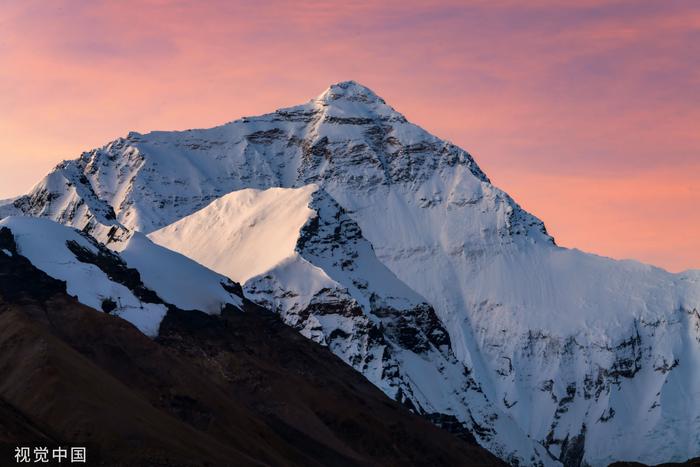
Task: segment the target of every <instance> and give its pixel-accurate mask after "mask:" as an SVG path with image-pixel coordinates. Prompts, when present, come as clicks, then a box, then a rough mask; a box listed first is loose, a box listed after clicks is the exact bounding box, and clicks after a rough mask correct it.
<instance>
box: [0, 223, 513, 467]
mask: <svg viewBox="0 0 700 467" xmlns="http://www.w3.org/2000/svg"><path fill="white" fill-rule="evenodd" d="M10 224H11V225H10V226H9V227H8V226H3V227H0V348H1V349H2V352H0V374H2V375H3V378H2V379H1V380H0V458H2V459H12V458H13V457H12V455H13V453H14V447H15V446H18V445H19V446H28V445H35V446H48V447H51V448H54V447H57V446H64V447H65V446H68V445H70V446H75V445H79V446H86V447H87V448H88V462H89V465H106V466H123V465H129V466H144V467H145V466H153V465H160V466H183V467H184V466H195V465H198V466H203V465H209V466H230V465H241V466H243V465H299V466H322V465H341V466H384V465H395V466H413V465H425V466H432V465H444V466H451V465H483V466H497V465H504V464H503V463H502V462H500V461H499V460H498V459H497V458H495V457H494V456H492V455H491V454H489V453H488V452H487V451H485V450H484V449H482V448H480V447H478V446H477V445H476V444H470V443H467V442H465V441H463V440H460V439H458V438H456V437H454V436H452V435H450V434H449V433H446V432H445V431H443V430H440V429H438V428H436V427H434V426H432V425H431V424H430V423H429V422H427V421H425V420H422V419H421V418H420V417H417V416H415V415H412V414H410V413H409V412H408V411H407V410H406V409H405V408H403V407H401V405H399V404H398V403H396V402H393V401H391V400H389V399H388V398H387V397H386V396H385V395H384V394H383V393H382V392H381V391H379V390H378V389H376V388H374V387H373V386H372V385H371V384H370V383H369V382H367V381H366V380H365V379H364V378H362V377H361V376H360V375H359V374H358V373H356V372H354V371H353V370H352V369H351V368H349V367H347V365H345V364H344V363H342V362H341V361H340V360H339V359H338V358H337V357H335V356H334V355H333V354H332V353H331V352H329V351H328V350H327V349H326V348H323V347H322V346H320V345H318V344H315V343H313V342H311V341H309V340H307V339H305V338H303V337H302V336H300V335H299V334H298V333H296V332H295V331H293V330H292V329H290V328H289V327H287V326H285V325H284V324H282V323H281V322H280V320H279V319H278V318H277V317H276V315H274V314H272V313H270V312H269V311H266V310H263V309H260V308H259V307H256V306H254V305H253V304H252V303H250V302H248V301H243V302H242V307H243V310H241V309H237V308H234V307H225V308H224V309H222V310H220V311H219V312H217V313H212V314H209V313H204V312H201V311H197V310H182V309H179V308H177V307H174V306H170V307H169V309H168V310H167V312H166V314H165V317H164V318H163V320H162V321H161V322H160V325H159V329H158V331H159V333H158V337H157V338H156V339H151V338H148V337H146V336H144V334H143V333H142V332H140V331H139V330H138V329H137V327H135V326H133V325H132V324H130V323H129V322H127V321H125V320H123V319H120V318H119V317H117V316H115V313H105V312H103V311H98V310H95V309H93V308H90V307H88V306H85V305H84V304H82V303H80V301H78V299H76V298H75V297H71V296H70V295H69V290H70V289H71V288H72V287H73V285H71V282H70V281H67V282H65V281H61V280H58V279H56V278H53V277H51V276H50V275H48V274H46V273H45V272H44V271H42V270H40V269H39V268H37V267H36V266H35V264H33V262H32V261H31V259H30V258H28V257H26V256H24V255H23V254H24V253H25V252H27V253H30V254H31V255H32V256H33V255H35V254H36V253H37V250H32V249H31V248H28V246H29V245H31V243H29V242H28V240H27V232H28V231H29V230H30V229H28V228H27V226H26V225H21V224H23V222H21V221H16V220H14V221H13V222H10ZM32 224H33V228H32V229H31V230H32V231H33V232H34V233H35V234H37V235H38V233H37V232H38V231H40V230H43V231H44V232H45V233H47V234H50V235H46V236H45V238H46V239H49V238H50V237H54V236H55V235H56V234H58V233H61V232H62V233H63V235H62V236H61V238H60V240H56V241H55V242H51V241H49V242H46V243H45V244H44V245H43V247H42V246H41V245H39V244H34V245H33V246H36V247H37V248H43V250H44V253H45V255H47V256H48V255H50V254H51V250H52V249H54V248H56V247H57V246H58V243H59V242H60V241H62V240H63V239H64V238H70V237H72V235H71V233H72V231H71V229H69V228H67V227H63V226H53V227H50V224H49V223H47V222H46V221H44V222H33V223H32ZM18 225H19V226H18ZM78 235H79V236H80V234H78ZM71 240H72V239H71ZM71 240H68V241H71ZM47 264H48V263H47V262H44V263H41V265H42V266H46V265H47ZM168 264H169V263H165V264H164V266H167V265H168ZM65 269H66V270H69V271H75V272H76V276H78V275H80V274H81V270H82V265H80V264H76V263H67V264H65ZM93 273H95V274H96V275H98V276H99V273H98V272H97V271H93ZM95 283H97V282H95ZM79 298H80V299H81V300H82V299H83V297H82V296H79ZM138 313H142V314H146V315H149V314H150V312H149V310H147V309H146V308H144V309H143V310H141V311H139V312H138ZM122 317H124V315H122ZM127 318H129V317H128V316H127ZM136 324H137V325H138V324H139V321H136ZM290 385H291V386H292V387H294V388H295V390H294V391H290V390H289V387H290ZM8 462H9V461H8Z"/></svg>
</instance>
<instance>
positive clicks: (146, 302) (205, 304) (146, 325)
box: [0, 217, 243, 337]
mask: <svg viewBox="0 0 700 467" xmlns="http://www.w3.org/2000/svg"><path fill="white" fill-rule="evenodd" d="M3 228H6V229H9V230H10V232H11V233H12V235H13V237H14V242H15V244H16V248H17V254H19V255H21V256H24V257H25V258H27V259H28V260H29V261H30V262H31V263H32V264H33V265H34V266H35V267H36V268H38V269H40V270H42V271H44V272H45V273H46V274H48V275H49V276H51V277H53V278H54V279H58V280H61V281H64V282H65V283H66V291H67V292H68V294H69V295H72V296H74V297H76V298H77V299H78V301H80V302H81V303H83V304H85V305H87V306H90V307H92V308H94V309H97V310H102V311H104V312H106V313H111V314H114V315H116V316H119V317H121V318H123V319H125V320H126V321H129V322H131V323H132V324H133V325H135V326H136V327H137V328H139V330H141V331H142V332H143V333H144V334H146V335H148V336H152V337H155V336H156V335H157V334H158V327H159V325H160V322H161V321H162V320H163V318H164V317H165V315H166V313H167V312H168V307H169V306H175V307H177V308H180V309H185V310H199V311H204V312H206V313H210V314H215V313H219V312H220V311H221V310H222V308H223V307H225V306H226V305H227V304H230V305H232V306H234V307H241V306H242V304H243V302H242V297H240V296H238V295H236V293H234V289H235V284H234V283H232V282H231V281H230V280H229V279H227V278H226V277H223V276H220V275H218V274H216V273H214V272H212V271H210V270H208V269H206V268H204V267H202V266H201V265H199V264H197V263H195V262H194V261H192V260H191V259H188V258H186V257H184V256H182V255H179V254H178V253H175V252H173V251H169V250H166V249H165V248H163V247H160V246H158V245H155V244H154V243H153V242H151V241H150V240H148V239H147V238H146V237H145V236H143V235H142V234H138V233H137V234H136V235H134V236H133V237H132V238H131V240H129V242H128V243H127V244H126V245H124V250H123V251H122V254H121V255H118V254H116V253H114V252H112V251H109V250H107V249H106V248H104V247H103V246H101V245H100V244H98V243H97V242H96V241H95V240H94V239H93V238H91V237H90V236H88V235H87V234H84V233H82V232H80V231H77V230H74V229H72V228H69V227H65V226H63V225H61V224H58V223H56V222H53V221H51V220H48V219H41V218H31V217H8V218H5V219H3V220H0V229H3ZM227 289H229V290H227Z"/></svg>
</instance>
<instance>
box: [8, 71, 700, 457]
mask: <svg viewBox="0 0 700 467" xmlns="http://www.w3.org/2000/svg"><path fill="white" fill-rule="evenodd" d="M76 174H77V177H78V178H77V179H76ZM81 174H82V176H84V177H85V179H87V184H86V183H84V182H83V181H81V178H80V176H81ZM56 180H58V181H56ZM281 188H286V189H294V190H302V191H303V190H307V191H308V193H314V195H313V196H312V197H311V198H309V199H308V200H304V201H305V203H306V204H303V206H302V207H304V208H305V209H307V211H309V212H312V213H313V214H312V215H310V216H306V215H304V216H298V218H297V217H295V219H296V220H299V223H298V224H294V225H291V224H286V223H282V224H281V225H280V229H284V230H285V231H289V232H295V234H294V235H291V234H290V235H289V236H287V237H285V239H289V238H292V239H293V242H292V246H291V247H289V248H288V249H287V250H285V251H287V252H288V254H287V255H286V256H279V257H275V258H277V259H279V261H277V262H268V263H265V262H262V263H261V262H257V260H256V259H255V258H247V259H246V260H245V261H244V262H243V263H244V264H238V266H236V265H235V264H234V263H236V258H241V257H242V256H241V255H245V254H246V252H245V251H244V250H241V249H239V250H236V249H225V248H222V249H221V250H219V251H218V253H219V254H218V257H209V256H207V255H206V254H205V253H206V252H205V248H203V247H202V248H201V249H199V250H197V251H195V249H188V248H189V247H188V243H193V240H192V239H195V238H196V239H198V241H199V242H201V245H205V244H207V242H208V244H212V245H213V247H212V248H214V249H216V245H222V244H223V245H228V246H229V247H231V248H233V246H235V245H239V246H241V245H249V246H250V245H257V244H256V243H255V242H252V241H247V242H243V241H238V240H236V239H238V238H239V236H245V235H249V234H250V232H252V234H250V235H255V233H258V234H260V235H261V238H262V233H263V232H265V230H264V229H263V228H262V226H264V225H266V224H265V223H264V222H259V221H260V219H261V218H262V217H264V215H263V214H265V213H266V212H267V211H265V210H262V211H259V212H257V214H256V213H248V212H247V211H245V213H246V217H245V218H246V219H247V220H250V222H248V223H241V224H240V225H239V224H236V225H235V226H231V225H228V224H226V223H223V224H221V223H219V224H217V225H227V226H228V227H231V228H230V230H226V231H225V232H224V231H222V230H217V229H210V230H211V232H210V235H209V236H208V237H202V236H197V235H193V234H192V235H189V236H185V235H181V234H177V235H176V234H175V233H174V230H173V229H174V225H176V224H174V223H178V224H180V226H179V227H180V229H181V230H180V232H183V231H188V232H190V231H194V230H196V229H194V228H192V229H190V230H188V229H187V228H186V226H187V225H188V224H189V225H194V224H196V225H197V226H198V230H207V229H206V228H205V225H204V224H203V223H201V217H202V216H200V218H199V220H196V219H198V217H197V214H198V212H199V211H200V210H202V209H203V208H206V209H209V208H212V209H214V210H213V211H211V210H210V211H209V212H210V213H212V212H218V211H216V209H218V207H219V206H221V207H222V209H223V207H225V206H227V205H228V204H227V202H226V200H227V199H228V198H229V197H238V199H239V204H236V206H238V207H237V208H236V209H238V211H236V212H239V213H243V212H244V211H242V210H241V209H243V208H240V206H246V204H245V202H247V201H245V200H244V199H243V198H244V195H245V196H248V194H246V193H248V192H247V191H246V190H251V189H253V190H256V193H257V192H260V193H271V192H270V190H273V191H274V190H279V189H281ZM294 190H291V191H286V192H279V193H277V192H275V193H276V194H275V196H274V199H275V202H276V203H277V204H278V205H284V203H285V199H286V200H287V201H286V202H288V203H290V205H291V204H293V203H298V201H299V199H300V198H299V192H295V191H294ZM295 193H296V194H295ZM304 193H307V192H306V191H304ZM256 196H257V195H256ZM261 196H262V195H261ZM246 199H247V198H246ZM243 201H245V202H243ZM79 204H80V206H78V205H79ZM256 206H257V204H256ZM260 206H262V205H260ZM295 206H296V204H295ZM110 207H111V209H112V210H113V212H114V216H110V215H109V212H110ZM206 209H205V210H204V211H202V212H205V211H206ZM261 209H262V208H261ZM17 211H21V212H24V213H25V214H28V215H42V216H48V217H51V218H52V219H55V220H58V221H60V222H64V223H68V224H70V225H73V226H76V227H78V228H86V229H87V230H89V231H91V232H93V233H94V234H95V235H96V236H98V237H99V238H100V239H101V240H102V241H110V243H111V244H112V245H113V247H115V248H119V246H118V245H119V244H121V243H122V242H123V240H124V239H125V238H127V237H128V236H129V235H130V233H131V232H132V231H135V230H136V231H141V232H143V233H147V234H152V235H151V237H152V238H154V239H156V241H159V242H161V241H162V242H164V243H165V244H166V245H167V246H169V247H171V248H174V249H177V250H178V251H181V252H183V253H184V254H186V255H189V256H192V257H193V258H195V259H196V260H198V261H199V262H201V263H203V264H204V265H206V266H208V267H210V268H212V269H214V270H216V271H217V272H219V273H222V274H224V275H227V276H229V277H232V279H234V280H238V281H240V282H241V283H243V284H244V287H245V289H246V291H247V293H249V294H250V296H251V297H253V298H254V299H255V300H257V301H258V302H259V303H263V304H265V305H266V306H270V307H271V308H274V309H275V310H277V311H278V312H279V313H280V314H281V315H282V316H283V318H284V320H285V321H286V322H287V323H289V324H290V325H292V326H293V327H295V328H297V329H299V330H300V332H302V334H304V335H305V336H307V337H309V338H311V339H313V340H316V341H317V342H321V343H324V344H325V345H328V347H329V348H330V349H331V350H333V351H334V352H335V353H336V354H338V355H339V356H341V357H342V358H343V359H344V360H346V361H347V362H349V363H350V364H352V365H353V366H354V367H355V368H356V369H358V370H360V371H362V372H363V373H364V374H365V375H366V376H367V377H368V378H369V379H370V380H371V381H373V382H374V383H375V384H377V385H378V386H379V387H380V388H382V389H383V390H384V391H385V392H386V393H387V394H389V395H390V396H391V397H393V398H396V399H399V400H401V401H403V402H404V403H406V404H407V405H409V406H410V405H413V407H414V408H415V410H416V411H418V412H424V413H426V414H432V415H431V416H432V417H433V418H434V419H435V420H436V421H437V420H451V419H450V418H449V417H455V418H456V419H457V420H458V421H459V423H461V424H463V426H464V427H465V428H466V429H468V430H469V431H471V432H472V433H473V434H474V436H475V437H476V439H477V440H478V441H479V442H480V443H481V444H482V445H484V446H486V447H488V448H489V449H491V450H492V452H494V453H496V454H498V455H499V456H501V457H502V458H504V459H508V460H509V461H511V462H512V463H520V464H528V465H529V464H539V463H541V464H560V463H566V464H567V465H578V464H583V463H587V464H590V465H605V464H607V463H609V462H612V461H615V460H618V459H626V460H638V461H642V462H645V463H649V464H654V463H660V462H664V461H669V460H684V459H688V458H692V457H696V456H697V455H698V454H700V448H699V446H700V404H698V403H697V401H698V400H700V397H699V396H700V376H699V375H700V373H699V372H698V368H699V367H700V366H699V363H698V362H700V316H699V311H698V310H700V273H699V272H697V271H689V272H686V273H682V274H669V273H667V272H665V271H663V270H660V269H657V268H653V267H651V266H646V265H642V264H639V263H635V262H631V261H612V260H609V259H606V258H601V257H597V256H594V255H588V254H585V253H582V252H579V251H577V250H567V249H563V248H559V247H557V246H556V245H555V244H554V241H553V239H552V238H551V237H550V236H549V235H548V234H547V232H546V229H545V227H544V225H543V223H542V222H541V221H539V220H538V219H537V218H535V217H534V216H532V215H531V214H529V213H527V212H526V211H524V210H523V209H522V208H520V206H518V205H517V204H516V203H515V202H514V201H513V200H512V199H511V198H510V197H509V196H508V195H507V194H506V193H504V192H503V191H501V190H499V189H498V188H496V187H494V186H493V185H492V184H491V183H490V181H489V179H488V178H487V177H486V175H485V174H484V173H483V172H482V171H481V170H480V169H479V167H478V165H477V164H476V163H475V161H474V160H473V158H472V157H471V156H470V155H469V154H468V153H467V152H465V151H464V150H462V149H460V148H458V147H456V146H454V145H452V144H451V143H449V142H446V141H443V140H440V139H439V138H437V137H435V136H433V135H430V134H429V133H427V132H425V131H424V130H422V129H420V128H418V127H416V126H415V125H412V124H411V123H409V122H407V121H406V119H405V118H404V117H403V116H402V115H401V114H400V113H398V112H396V111H395V110H394V109H392V108H391V107H389V106H388V105H387V104H386V103H385V102H384V101H383V100H382V99H381V98H379V97H378V96H377V95H376V94H374V93H373V92H372V91H370V90H369V89H367V88H365V87H363V86H361V85H359V84H357V83H354V82H344V83H339V84H337V85H333V86H331V87H330V88H329V89H328V90H327V91H326V92H324V93H323V94H322V95H320V96H319V97H318V98H316V99H314V100H312V101H310V102H309V103H307V104H304V105H300V106H296V107H292V108H289V109H282V110H278V111H276V112H274V113H271V114H267V115H263V116H260V117H249V118H243V119H241V120H237V121H234V122H231V123H228V124H226V125H222V126H220V127H216V128H212V129H208V130H190V131H184V132H153V133H149V134H147V135H140V134H136V133H131V134H130V135H129V136H127V137H126V138H123V139H120V140H117V141H115V142H113V143H110V144H108V145H106V146H105V147H103V148H100V149H96V150H94V151H90V152H87V153H85V154H83V155H82V156H81V157H80V158H78V159H77V160H75V161H70V162H66V163H64V164H63V165H61V166H59V168H57V170H56V171H55V172H54V173H52V174H51V175H50V176H49V177H47V179H46V180H45V181H44V182H42V183H40V184H39V185H38V186H37V188H35V189H34V191H33V192H32V193H30V194H29V195H28V196H27V197H24V198H19V199H18V200H15V201H14V203H13V204H12V205H7V206H5V207H4V208H0V213H3V212H4V213H11V212H17ZM221 212H222V213H223V212H225V211H223V210H222V211H221ZM294 212H295V213H306V211H304V210H303V209H297V210H295V211H294ZM112 217H114V219H112ZM224 217H225V216H224ZM222 218H223V217H222ZM214 224H215V223H214V222H213V223H212V225H214ZM234 227H235V228H234ZM164 232H165V233H169V237H170V238H171V239H175V240H173V241H172V242H169V241H167V239H166V237H167V235H165V233H164ZM246 232H248V233H246ZM190 233H191V232H190ZM241 238H242V237H241ZM205 239H206V242H205ZM230 239H233V240H231V242H232V243H227V242H228V241H229V240H230ZM234 240H235V241H234ZM178 245H179V246H178ZM363 245H364V246H363ZM273 247H275V245H272V244H268V245H267V246H266V248H269V249H273ZM266 248H259V249H257V250H256V251H260V252H261V255H262V253H264V250H265V249H266ZM223 252H228V255H229V256H230V257H229V258H228V259H230V261H223V260H221V256H222V254H223ZM199 255H201V256H199ZM355 255H357V256H355ZM225 256H226V255H224V259H227V258H226V257H225ZM262 256H264V255H262ZM283 260H284V261H283ZM368 261H376V263H372V264H378V265H379V266H381V267H379V266H377V267H379V269H381V268H384V269H385V270H386V271H388V272H387V274H382V277H381V278H380V280H378V279H377V278H376V277H374V278H373V280H368V279H367V269H362V268H361V267H360V266H358V264H361V263H363V262H368ZM238 262H239V263H241V261H240V260H239V261H238ZM248 264H250V265H254V266H256V267H258V266H259V269H256V270H255V274H253V275H246V274H245V273H244V272H245V269H246V266H247V265H248ZM366 264H369V263H366ZM234 266H235V267H234ZM229 268H232V269H231V270H230V271H229ZM372 269H376V268H375V267H374V266H372ZM251 270H252V269H251ZM231 272H234V273H236V274H240V276H238V277H237V276H236V274H233V273H231ZM387 284H390V285H387ZM397 284H400V285H397ZM396 287H398V289H397V288H396ZM399 289H400V290H399ZM389 290H391V291H389ZM433 312H434V313H433ZM385 350H386V351H385ZM418 374H420V375H423V377H422V378H414V375H418ZM435 382H437V383H435ZM630 401H634V402H633V403H630Z"/></svg>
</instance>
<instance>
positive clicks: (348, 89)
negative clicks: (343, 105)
mask: <svg viewBox="0 0 700 467" xmlns="http://www.w3.org/2000/svg"><path fill="white" fill-rule="evenodd" d="M315 100H316V101H317V102H320V103H324V104H330V103H332V102H335V101H350V102H363V103H366V104H385V105H386V102H384V99H382V98H381V97H379V96H378V95H377V94H375V92H374V91H372V90H371V89H370V88H368V87H367V86H364V85H362V84H360V83H358V82H357V81H352V80H350V81H341V82H339V83H335V84H331V85H330V86H329V87H328V89H326V90H325V91H324V92H323V93H321V95H319V96H318V97H317V98H316V99H315Z"/></svg>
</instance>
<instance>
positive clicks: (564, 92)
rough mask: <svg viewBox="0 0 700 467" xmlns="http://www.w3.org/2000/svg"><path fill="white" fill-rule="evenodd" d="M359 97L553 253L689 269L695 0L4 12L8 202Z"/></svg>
mask: <svg viewBox="0 0 700 467" xmlns="http://www.w3.org/2000/svg"><path fill="white" fill-rule="evenodd" d="M348 79H353V80H356V81H359V82H360V83H362V84H364V85H366V86H368V87H370V88H371V89H373V90H374V91H375V92H376V93H377V94H379V95H380V96H382V97H383V98H384V99H385V100H386V101H387V102H388V103H389V104H390V105H391V106H392V107H394V108H395V109H397V110H398V111H400V112H401V113H403V114H404V115H405V116H406V117H407V118H408V119H409V120H410V121H412V122H414V123H416V124H418V125H420V126H422V127H424V128H425V129H427V130H428V131H430V132H431V133H433V134H435V135H437V136H439V137H441V138H444V139H448V140H450V141H452V142H453V143H455V144H457V145H459V146H461V147H463V148H464V149H466V150H467V151H469V152H470V153H471V154H472V155H473V156H474V158H475V159H476V160H477V162H478V163H479V165H480V166H481V167H482V169H484V171H485V172H486V173H487V174H488V176H489V177H490V178H491V180H492V181H493V182H494V184H496V185H497V186H499V187H500V188H502V189H504V190H505V191H507V192H508V193H509V194H511V196H513V197H514V198H515V199H516V201H518V202H519V203H520V204H521V205H522V206H523V207H524V208H526V209H527V210H529V211H530V212H532V213H533V214H535V215H537V216H538V217H540V218H541V219H542V220H544V222H545V223H546V225H547V228H548V230H549V231H550V233H551V234H552V235H553V236H554V237H555V238H556V240H557V243H558V244H559V245H562V246H566V247H576V248H579V249H581V250H584V251H589V252H593V253H597V254H601V255H605V256H610V257H614V258H634V259H638V260H641V261H643V262H647V263H651V264H655V265H658V266H661V267H664V268H666V269H668V270H671V271H680V270H683V269H688V268H700V190H699V189H698V184H699V183H700V105H699V104H700V2H699V1H697V0H663V1H657V0H630V1H627V0H621V1H616V0H610V1H602V0H578V1H576V2H572V1H568V0H530V1H528V2H521V1H516V0H489V1H487V0H483V1H482V0H472V1H468V0H462V1H451V0H446V1H439V2H438V1H421V2H417V1H414V0H401V1H394V0H388V1H382V2H380V1H374V0H373V1H366V0H358V1H345V2H328V1H311V0H300V1H296V2H291V1H290V2H280V1H265V0H258V1H255V2H251V1H239V2H236V1H206V0H200V1H184V0H171V1H166V0H139V1H131V0H120V1H99V0H90V1H82V0H72V1H64V0H52V1H51V2H45V1H39V0H0V198H7V197H11V196H15V195H19V194H21V193H25V192H27V191H28V190H29V189H30V188H31V186H32V185H33V184H34V183H36V182H38V181H39V180H40V179H41V178H42V177H43V176H44V175H45V174H46V173H47V172H48V171H49V170H50V169H51V168H52V167H53V166H55V165H56V164H57V163H58V162H59V161H61V160H63V159H70V158H75V157H77V156H78V155H79V154H80V153H81V152H82V151H84V150H88V149H91V148H93V147H98V146H102V145H103V144H105V143H106V142H108V141H110V140H112V139H114V138H116V137H119V136H124V135H126V134H127V133H128V132H129V131H131V130H134V131H139V132H147V131H150V130H156V129H158V130H174V129H186V128H205V127H210V126H214V125H217V124H221V123H224V122H227V121H230V120H234V119H236V118H239V117H241V116H245V115H257V114H261V113H265V112H269V111H272V110H274V109H276V108H279V107H285V106H290V105H295V104H299V103H303V102H306V101H308V100H309V99H311V98H313V97H315V96H316V95H318V94H320V93H321V92H322V91H323V90H324V89H326V88H327V87H328V86H329V85H330V84H331V83H335V82H338V81H344V80H348Z"/></svg>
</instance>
